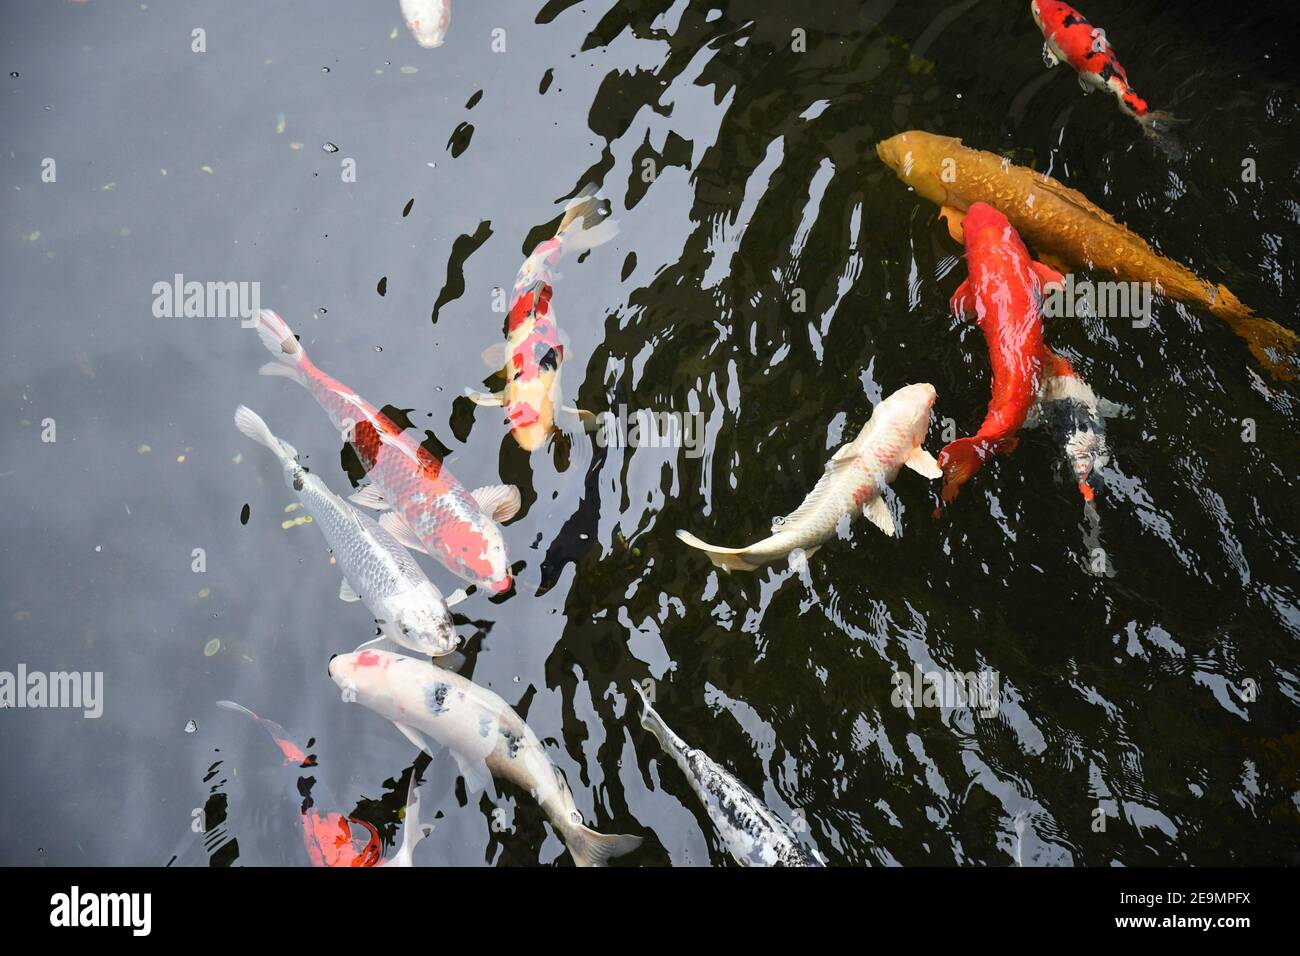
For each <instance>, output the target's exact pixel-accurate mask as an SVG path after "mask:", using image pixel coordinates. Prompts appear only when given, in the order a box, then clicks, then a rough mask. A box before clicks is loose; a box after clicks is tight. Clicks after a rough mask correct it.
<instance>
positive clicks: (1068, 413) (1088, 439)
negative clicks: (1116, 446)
mask: <svg viewBox="0 0 1300 956" xmlns="http://www.w3.org/2000/svg"><path fill="white" fill-rule="evenodd" d="M1126 411H1127V409H1125V408H1124V406H1122V405H1117V404H1115V403H1114V402H1108V401H1106V400H1105V399H1104V398H1098V397H1097V395H1096V393H1094V392H1093V390H1092V388H1090V387H1089V385H1088V383H1087V382H1085V381H1084V380H1083V378H1082V377H1081V376H1080V375H1079V373H1078V372H1076V371H1075V370H1074V366H1073V365H1071V364H1070V360H1069V359H1067V358H1065V357H1063V356H1061V355H1057V354H1056V353H1054V352H1052V351H1051V350H1050V349H1048V350H1046V352H1045V362H1044V365H1043V383H1042V386H1041V388H1040V389H1039V392H1038V402H1037V404H1036V405H1034V407H1033V408H1032V409H1031V410H1030V413H1029V417H1028V418H1027V419H1026V421H1025V425H1026V427H1033V426H1034V425H1042V426H1044V427H1046V428H1048V429H1049V430H1050V431H1051V433H1052V434H1053V436H1055V438H1056V440H1057V441H1058V442H1059V443H1060V444H1061V448H1062V451H1063V454H1064V459H1065V467H1066V470H1067V472H1068V473H1069V475H1070V477H1071V478H1072V479H1073V480H1074V481H1075V482H1077V484H1078V488H1079V494H1081V495H1082V496H1083V500H1084V502H1085V504H1087V503H1091V502H1092V501H1093V500H1094V499H1095V498H1096V496H1097V492H1098V491H1099V490H1101V488H1102V480H1101V475H1100V472H1101V469H1103V468H1105V467H1106V465H1108V464H1109V463H1110V446H1109V445H1108V444H1107V442H1106V422H1105V419H1107V418H1113V417H1115V416H1117V415H1122V414H1124V413H1125V412H1126Z"/></svg>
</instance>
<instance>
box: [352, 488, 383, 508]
mask: <svg viewBox="0 0 1300 956" xmlns="http://www.w3.org/2000/svg"><path fill="white" fill-rule="evenodd" d="M348 501H350V502H352V503H353V504H354V505H358V506H360V507H362V508H370V509H372V510H374V511H384V510H386V509H388V508H389V507H391V506H390V505H389V504H388V501H387V500H386V499H385V498H384V494H383V492H381V491H380V490H379V488H378V487H376V486H375V485H366V486H365V487H364V488H358V489H357V491H356V493H355V494H353V495H350V496H349V497H348Z"/></svg>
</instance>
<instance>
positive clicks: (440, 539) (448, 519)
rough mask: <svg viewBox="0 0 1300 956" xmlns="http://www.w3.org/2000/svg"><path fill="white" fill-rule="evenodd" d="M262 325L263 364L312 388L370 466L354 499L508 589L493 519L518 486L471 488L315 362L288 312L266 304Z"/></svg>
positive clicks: (401, 536) (451, 563)
mask: <svg viewBox="0 0 1300 956" xmlns="http://www.w3.org/2000/svg"><path fill="white" fill-rule="evenodd" d="M257 332H258V335H259V336H261V339H262V344H263V345H265V346H266V348H267V349H268V350H269V351H270V352H271V354H272V355H274V356H275V358H276V361H274V362H270V363H268V364H266V365H264V366H262V369H261V371H262V374H264V375H282V376H285V377H287V378H291V379H293V380H294V381H295V382H297V383H298V384H300V385H302V386H303V387H304V388H306V389H307V390H308V391H310V392H311V393H312V395H314V396H315V397H316V401H317V402H319V403H320V406H321V408H323V409H325V412H326V414H327V415H329V417H330V420H331V421H332V422H333V423H334V427H336V428H338V429H340V430H341V431H342V432H343V433H344V435H345V436H346V437H347V440H348V442H349V443H350V444H351V445H352V447H353V449H354V450H355V451H356V453H357V457H358V458H359V459H360V460H361V464H362V466H363V467H364V468H365V469H366V476H367V477H368V478H369V479H370V484H369V485H368V486H367V487H365V488H363V489H362V490H361V491H360V492H359V493H357V494H356V495H353V496H352V498H351V499H350V500H351V501H352V502H353V503H355V504H358V505H362V506H364V507H368V508H375V509H377V510H381V511H385V514H384V515H383V516H382V517H381V518H380V519H379V523H380V524H381V525H383V527H384V528H385V530H387V531H388V532H389V533H390V534H392V535H393V537H395V538H397V540H398V541H400V542H401V543H402V544H404V545H406V546H407V547H408V548H411V549H413V550H416V551H423V552H424V553H425V554H428V555H431V556H432V557H434V558H436V559H437V560H439V561H441V562H442V563H443V564H444V565H446V566H447V568H448V569H449V570H451V571H452V572H453V573H455V574H457V575H459V576H460V577H462V578H464V579H465V580H467V581H469V582H471V583H473V584H479V585H483V586H485V587H486V588H488V589H489V590H491V591H493V592H498V593H499V592H502V591H505V590H508V589H509V587H510V583H511V578H510V567H509V561H508V559H507V556H506V546H505V541H504V540H503V539H502V537H501V529H500V528H498V527H497V525H496V522H498V521H508V520H510V518H512V517H514V516H515V514H516V513H517V512H518V511H519V504H520V497H519V489H518V488H516V487H515V486H514V485H488V486H486V487H483V488H476V489H475V490H474V491H473V492H470V491H467V490H466V489H465V486H464V485H462V484H461V483H460V482H459V481H457V480H456V478H455V477H454V476H453V475H452V473H451V472H450V471H448V470H447V469H446V468H445V467H443V464H442V462H441V461H439V460H438V459H437V458H435V457H434V456H433V455H432V454H430V453H429V452H428V451H427V450H426V449H425V448H424V447H423V446H421V445H420V444H419V443H418V442H416V441H415V440H414V439H412V438H410V437H409V436H408V435H407V434H406V433H405V432H404V431H402V429H400V428H398V427H397V426H396V425H395V424H393V422H392V420H391V419H390V418H389V417H388V416H387V415H385V414H384V413H383V412H381V411H379V409H377V408H375V407H374V406H373V405H371V404H370V403H369V402H367V401H366V400H365V399H364V398H362V397H361V396H360V395H358V394H357V393H356V392H354V391H352V389H350V388H348V387H347V386H346V385H344V384H343V383H341V382H339V381H338V380H337V379H334V378H331V377H330V376H329V375H327V374H325V373H324V372H323V371H321V370H320V369H319V368H317V367H316V366H315V365H314V364H312V362H311V360H310V359H308V358H307V353H306V351H305V350H304V349H303V347H302V345H301V344H299V342H298V340H297V338H296V337H295V336H294V334H293V330H292V329H290V328H289V326H288V325H287V324H286V323H285V321H284V319H282V318H280V316H278V315H276V314H275V313H274V312H271V311H270V310H268V309H263V310H262V311H261V312H259V313H258V316H257Z"/></svg>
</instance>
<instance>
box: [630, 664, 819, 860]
mask: <svg viewBox="0 0 1300 956" xmlns="http://www.w3.org/2000/svg"><path fill="white" fill-rule="evenodd" d="M632 686H633V687H634V688H635V689H636V692H637V695H638V696H639V697H640V698H641V703H642V705H643V706H644V708H645V709H644V710H643V711H642V713H641V726H642V727H644V728H645V729H646V730H648V731H650V732H651V733H652V734H654V736H655V739H657V740H658V741H659V745H660V746H661V747H662V748H663V751H664V753H666V754H668V756H670V757H672V758H673V761H674V762H675V763H676V764H677V766H678V767H680V768H681V770H682V773H684V774H685V775H686V780H687V782H688V783H689V784H690V785H691V789H692V790H694V791H695V795H696V796H698V797H699V798H700V802H701V803H702V804H704V809H705V812H707V813H708V815H709V819H710V820H712V821H713V825H714V827H716V828H717V831H718V835H719V836H721V837H722V844H723V846H725V847H726V848H727V852H728V853H730V854H731V856H732V858H733V859H734V860H735V861H736V862H737V863H739V864H740V865H741V866H823V865H824V864H823V863H822V861H821V860H819V859H818V858H817V857H816V856H815V855H814V854H812V853H809V852H807V851H806V850H804V848H803V847H802V846H801V845H800V843H799V841H798V840H797V839H796V838H795V835H794V831H793V830H791V829H790V825H789V824H788V823H786V822H785V821H784V820H782V819H781V818H780V817H778V816H777V815H776V814H775V813H773V812H772V811H771V810H769V809H768V808H767V807H766V806H765V805H764V804H763V801H761V800H759V799H758V797H756V796H755V795H754V793H753V792H752V791H751V790H750V789H749V788H748V787H746V786H745V785H744V784H743V783H741V782H740V781H739V780H737V779H736V778H735V777H733V776H732V775H731V774H730V773H728V772H727V771H726V770H724V769H723V768H722V767H721V766H719V765H718V763H717V762H715V761H714V760H713V759H712V758H710V757H709V755H708V754H706V753H705V752H704V751H702V750H696V749H694V748H692V747H689V746H687V744H686V741H684V740H682V738H680V737H678V736H677V735H676V734H675V733H673V732H672V730H671V728H669V726H668V725H667V724H666V723H664V721H663V718H662V717H660V716H659V714H658V713H656V712H655V709H654V708H653V707H652V706H650V699H649V698H648V697H646V695H645V691H643V690H642V689H641V687H640V685H638V684H633V685H632Z"/></svg>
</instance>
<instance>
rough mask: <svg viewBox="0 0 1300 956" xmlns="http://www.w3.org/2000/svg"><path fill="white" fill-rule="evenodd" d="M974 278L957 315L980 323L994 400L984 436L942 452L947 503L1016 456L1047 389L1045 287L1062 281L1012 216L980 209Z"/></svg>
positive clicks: (959, 294)
mask: <svg viewBox="0 0 1300 956" xmlns="http://www.w3.org/2000/svg"><path fill="white" fill-rule="evenodd" d="M963 231H964V233H965V241H966V266H967V269H968V271H969V275H968V276H967V278H966V279H965V280H963V281H962V283H961V285H959V286H958V287H957V291H956V292H955V293H953V297H952V311H953V314H955V315H958V316H962V317H964V318H967V319H973V320H974V321H975V322H977V323H978V324H979V327H980V331H981V332H983V333H984V341H985V342H986V343H988V349H989V362H990V364H991V365H992V366H993V394H992V397H991V398H990V399H989V407H988V413H987V414H986V415H985V417H984V422H983V424H981V425H980V427H979V431H977V432H976V433H975V434H974V435H971V436H969V437H967V438H958V439H957V440H956V441H952V442H949V443H948V444H947V445H945V446H944V448H943V450H942V451H940V452H939V467H940V468H941V469H943V491H942V496H943V500H944V501H945V502H951V501H952V500H953V499H954V498H956V497H957V494H958V493H959V492H960V491H961V487H962V485H964V484H965V483H966V482H968V481H970V479H971V477H972V476H973V475H974V474H975V473H976V472H977V471H979V470H980V468H982V467H983V466H984V461H985V460H986V459H987V458H988V457H989V456H990V455H994V454H1006V453H1010V452H1011V451H1014V450H1015V447H1016V443H1017V442H1018V441H1019V439H1018V438H1017V437H1016V432H1018V431H1019V430H1020V426H1021V425H1023V424H1024V423H1025V418H1026V417H1027V416H1028V414H1029V410H1030V408H1031V407H1032V406H1033V404H1034V402H1036V401H1037V400H1038V389H1039V386H1040V384H1041V383H1042V366H1043V359H1044V357H1045V355H1046V352H1047V347H1046V346H1045V345H1044V344H1043V314H1042V304H1043V287H1044V286H1045V285H1046V284H1048V283H1049V282H1059V281H1060V279H1061V277H1060V275H1059V274H1057V273H1056V272H1055V271H1054V270H1052V269H1050V268H1049V267H1047V266H1044V265H1043V264H1042V263H1041V262H1035V261H1034V260H1033V259H1031V258H1030V256H1029V250H1027V249H1026V248H1025V244H1024V242H1022V241H1021V239H1020V236H1019V235H1017V234H1016V231H1015V230H1014V229H1012V228H1011V225H1010V223H1008V222H1007V217H1006V216H1004V215H1002V213H1000V212H998V211H997V210H996V209H994V208H993V207H992V206H989V205H987V204H985V203H982V202H977V203H975V204H973V205H972V206H971V207H970V210H969V211H968V212H967V213H966V220H965V223H964V224H963Z"/></svg>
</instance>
